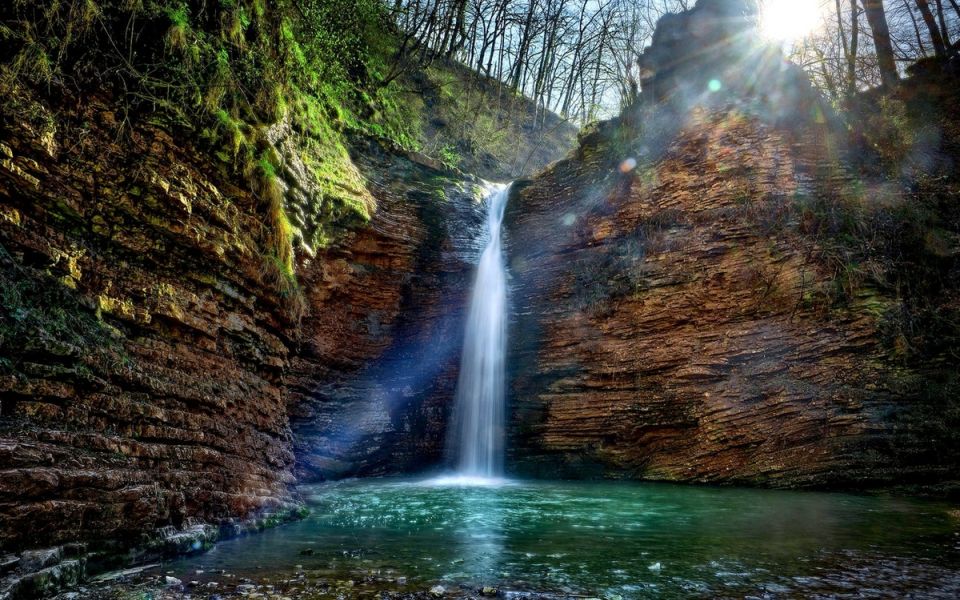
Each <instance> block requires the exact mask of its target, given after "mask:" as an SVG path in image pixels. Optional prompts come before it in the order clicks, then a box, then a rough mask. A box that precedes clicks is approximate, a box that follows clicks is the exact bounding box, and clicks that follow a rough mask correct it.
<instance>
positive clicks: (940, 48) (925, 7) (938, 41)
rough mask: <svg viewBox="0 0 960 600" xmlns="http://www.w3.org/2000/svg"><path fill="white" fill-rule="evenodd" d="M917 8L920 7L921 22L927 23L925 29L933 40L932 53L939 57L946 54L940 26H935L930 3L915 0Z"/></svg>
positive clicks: (924, 0)
mask: <svg viewBox="0 0 960 600" xmlns="http://www.w3.org/2000/svg"><path fill="white" fill-rule="evenodd" d="M917 8H919V9H920V14H921V15H922V16H923V22H924V23H926V24H927V29H928V30H929V31H930V41H932V42H933V53H934V54H936V55H937V56H940V57H942V56H945V55H946V54H947V48H946V46H944V45H943V36H942V35H940V28H939V27H938V26H937V21H936V19H934V18H933V13H932V12H931V11H930V4H929V3H928V2H927V0H917Z"/></svg>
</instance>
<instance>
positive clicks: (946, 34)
mask: <svg viewBox="0 0 960 600" xmlns="http://www.w3.org/2000/svg"><path fill="white" fill-rule="evenodd" d="M937 21H938V22H939V23H940V33H941V34H942V35H943V45H944V46H946V47H947V52H949V51H950V30H949V29H947V18H946V17H945V16H944V14H943V0H937Z"/></svg>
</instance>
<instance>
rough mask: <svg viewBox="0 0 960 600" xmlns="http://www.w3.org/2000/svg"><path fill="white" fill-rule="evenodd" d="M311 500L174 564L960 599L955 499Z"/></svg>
mask: <svg viewBox="0 0 960 600" xmlns="http://www.w3.org/2000/svg"><path fill="white" fill-rule="evenodd" d="M303 493H304V495H305V497H306V498H307V499H308V502H309V504H310V506H311V508H312V510H313V512H312V514H311V515H310V516H309V517H308V518H307V519H305V520H304V521H302V522H298V523H294V524H290V525H287V526H283V527H280V528H278V529H275V530H272V531H268V532H265V533H263V534H261V535H255V536H250V537H246V538H240V539H237V540H232V541H229V542H225V543H222V544H219V545H218V546H217V547H216V548H215V549H213V550H212V551H211V552H209V553H207V554H204V555H201V556H198V557H193V558H190V559H185V560H181V561H179V562H177V563H175V564H174V565H173V567H172V568H173V569H174V570H175V571H176V572H177V573H178V574H180V573H186V574H189V573H193V572H194V571H195V570H196V569H206V570H208V571H209V570H220V569H225V570H227V571H228V572H231V573H235V574H237V575H238V576H244V575H248V576H263V575H264V574H269V573H273V572H277V573H281V572H289V571H290V569H291V568H292V567H293V566H294V565H302V567H303V569H305V570H309V569H319V570H324V571H326V572H329V573H331V574H342V576H344V577H346V576H363V575H364V574H370V573H372V574H376V575H378V576H389V577H390V578H394V579H395V578H401V577H403V578H406V581H407V582H408V583H409V584H411V585H414V586H417V585H421V584H422V587H423V588H424V589H425V588H426V587H429V586H431V585H434V584H436V583H440V584H442V585H445V586H447V587H448V589H450V588H456V586H458V585H468V586H472V587H474V588H476V587H479V586H487V585H489V586H497V587H500V588H501V589H504V590H508V589H509V590H528V591H538V592H546V593H556V594H559V595H574V594H577V595H591V596H592V595H596V596H601V597H607V598H616V597H622V598H642V597H651V596H656V597H661V598H681V597H693V596H696V597H718V596H724V597H743V596H747V595H754V596H758V597H796V596H803V597H811V596H817V595H823V596H831V597H833V596H843V595H848V596H856V597H902V596H903V595H905V594H906V593H908V592H914V593H916V594H917V595H918V597H936V596H941V597H945V598H955V597H960V550H958V547H957V546H958V537H957V531H958V525H960V522H958V521H957V520H956V518H955V517H953V516H951V513H950V508H951V507H950V506H948V505H945V504H942V503H935V502H926V501H920V500H911V499H902V498H881V497H871V496H858V495H847V494H833V493H811V492H782V491H770V490H750V489H729V488H702V487H686V486H674V485H664V484H638V483H571V482H562V483H556V482H522V483H506V484H502V485H488V486H463V485H456V484H452V483H450V482H449V481H448V482H446V483H436V482H418V481H409V480H360V481H348V482H341V483H334V484H325V485H319V486H313V487H306V488H304V489H303ZM400 581H401V582H403V581H404V580H403V579H400Z"/></svg>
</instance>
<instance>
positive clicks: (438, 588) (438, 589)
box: [430, 585, 447, 598]
mask: <svg viewBox="0 0 960 600" xmlns="http://www.w3.org/2000/svg"><path fill="white" fill-rule="evenodd" d="M446 591H447V590H446V588H444V587H443V586H442V585H435V586H433V587H432V588H430V595H431V596H434V597H436V598H439V597H440V596H443V593H444V592H446Z"/></svg>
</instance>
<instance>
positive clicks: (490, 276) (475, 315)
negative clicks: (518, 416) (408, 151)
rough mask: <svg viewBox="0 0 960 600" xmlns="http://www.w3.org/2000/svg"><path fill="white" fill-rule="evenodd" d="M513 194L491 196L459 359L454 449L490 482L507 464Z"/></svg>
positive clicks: (465, 470) (467, 467)
mask: <svg viewBox="0 0 960 600" xmlns="http://www.w3.org/2000/svg"><path fill="white" fill-rule="evenodd" d="M509 192H510V187H509V186H506V187H499V188H496V189H494V190H492V191H491V193H490V194H489V195H488V196H487V230H488V232H489V236H490V239H489V241H488V242H487V246H486V248H484V250H483V255H482V256H481V257H480V265H479V266H478V268H477V279H476V281H475V282H474V284H473V293H472V295H471V298H470V314H469V316H468V317H467V331H466V336H465V338H464V344H463V356H462V358H461V359H460V378H459V380H458V381H457V395H456V408H455V414H454V419H455V426H454V429H453V430H452V432H453V435H452V437H451V444H450V447H451V449H452V450H453V452H455V456H456V458H457V471H458V474H459V475H460V476H465V477H480V478H492V477H495V476H497V475H499V474H500V472H501V471H502V466H503V465H502V463H503V394H504V375H503V370H504V369H503V367H504V353H505V349H506V343H507V326H506V309H507V277H506V267H505V266H504V261H503V251H502V249H501V244H500V225H501V223H502V222H503V209H504V207H505V206H506V204H507V197H508V196H509Z"/></svg>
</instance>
